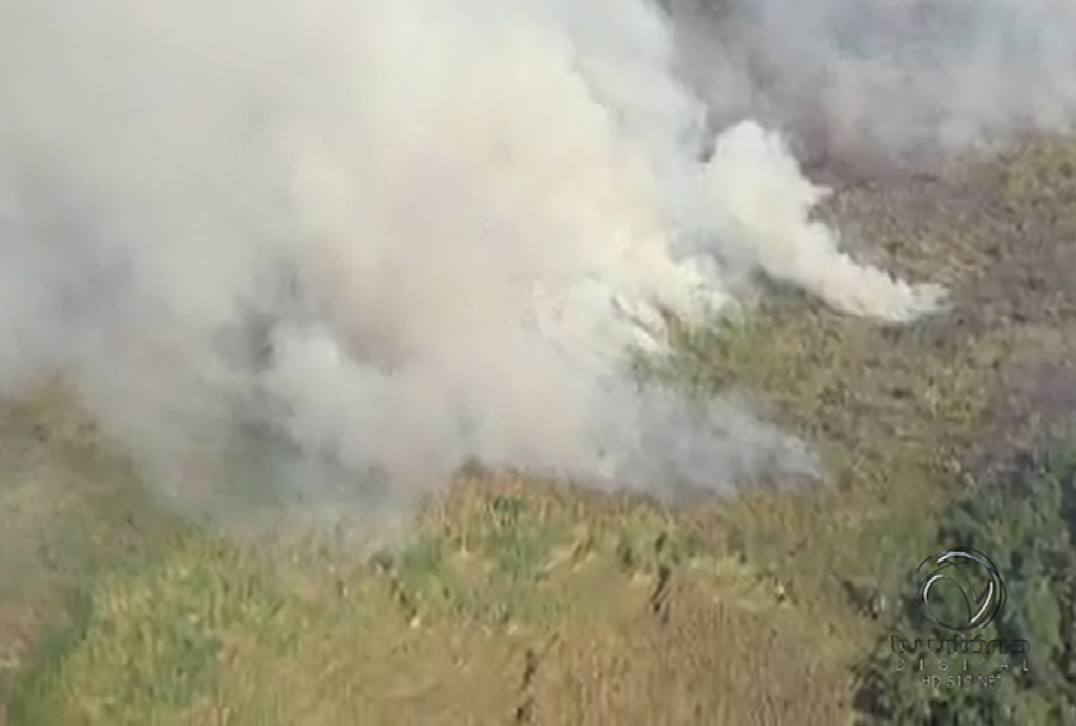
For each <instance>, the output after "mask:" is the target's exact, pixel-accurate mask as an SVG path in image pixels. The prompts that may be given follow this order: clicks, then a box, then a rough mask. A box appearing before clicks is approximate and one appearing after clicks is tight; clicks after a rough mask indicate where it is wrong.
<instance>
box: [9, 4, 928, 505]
mask: <svg viewBox="0 0 1076 726" xmlns="http://www.w3.org/2000/svg"><path fill="white" fill-rule="evenodd" d="M771 4H772V3H771ZM801 30H802V31H803V32H804V33H805V34H809V35H811V37H812V38H817V39H818V42H819V43H824V42H827V40H828V39H827V36H826V35H825V34H824V33H822V34H818V33H817V32H816V30H817V29H816V28H815V27H814V26H811V25H807V26H803V28H802V29H801ZM781 42H783V41H781ZM817 52H818V56H817V57H816V58H812V59H809V60H810V62H811V63H821V62H823V61H825V60H826V59H827V58H828V56H827V55H826V54H825V53H823V52H822V49H821V48H819V50H818V51H817ZM682 60H683V58H681V61H682ZM805 62H806V60H805ZM675 66H676V48H675V47H674V35H673V33H672V32H671V29H670V25H669V21H668V18H667V17H666V16H665V15H664V14H663V12H662V11H661V10H659V9H658V8H656V7H651V6H649V5H646V4H643V3H642V2H639V1H638V0H618V2H609V1H607V0H594V1H593V2H584V3H580V2H557V1H556V0H541V1H539V0H512V1H511V2H503V1H498V2H488V1H485V0H472V1H469V2H460V1H459V0H368V1H366V2H361V3H349V2H344V1H343V0H313V1H312V2H307V3H302V4H298V3H284V2H278V1H274V0H269V1H268V2H266V1H264V0H263V1H261V2H258V3H250V2H243V1H242V0H240V1H239V2H231V3H224V4H221V3H217V2H212V3H211V2H208V1H207V0H188V1H187V2H183V3H163V2H156V1H154V0H149V1H147V0H140V2H134V1H133V0H94V1H92V2H74V0H57V1H56V2H49V3H42V2H37V1H36V0H0V260H2V261H0V388H2V392H3V393H4V394H5V395H9V396H18V395H20V393H21V392H22V391H24V390H25V389H26V387H27V386H29V385H31V384H32V383H33V382H34V381H35V380H36V379H38V378H40V377H41V376H43V375H46V374H48V373H50V372H53V371H60V372H62V373H64V374H65V375H66V376H68V377H69V379H70V380H71V381H73V383H74V385H75V387H76V389H77V390H78V392H79V395H80V396H81V398H82V399H83V401H84V403H85V405H86V406H87V407H88V408H89V410H91V411H92V412H93V413H94V414H95V416H96V417H97V418H99V419H100V421H101V422H102V425H103V426H104V428H105V430H106V431H107V432H108V433H109V434H110V435H112V436H114V437H117V438H118V439H120V440H122V441H123V442H125V444H126V445H127V447H128V448H129V449H130V450H131V451H132V452H133V453H134V454H135V455H136V456H137V457H138V458H139V460H140V461H141V462H142V463H143V465H144V466H146V467H148V468H149V470H150V471H151V472H152V477H151V479H152V480H153V481H155V482H158V483H159V484H160V487H159V489H160V491H164V492H167V493H168V494H169V495H170V496H171V497H172V499H173V501H174V502H175V503H176V504H181V505H183V506H185V507H189V508H191V509H193V510H205V509H213V508H216V507H219V504H217V503H214V500H213V498H212V496H210V495H209V494H208V492H209V491H210V490H211V489H213V488H214V486H216V483H217V482H218V480H219V481H220V482H223V481H224V480H225V479H226V477H224V476H223V472H228V471H231V470H233V468H235V467H240V464H237V463H235V462H234V461H232V459H235V458H237V457H238V458H241V455H240V454H238V453H236V452H240V451H245V450H246V449H245V448H244V446H243V443H244V442H249V441H260V442H262V443H261V449H262V450H263V452H264V450H271V451H272V452H274V456H275V457H276V459H275V460H273V461H271V462H270V464H271V465H270V466H269V467H268V468H266V469H264V470H260V471H261V473H260V474H259V477H263V478H259V479H258V481H259V482H260V485H263V486H265V487H269V486H271V484H270V480H271V479H272V477H271V476H269V475H268V474H266V473H265V472H266V471H270V470H271V471H273V472H275V473H276V474H277V475H279V477H278V478H280V479H281V480H282V481H283V486H284V488H285V489H288V490H290V491H291V492H293V493H295V494H301V495H303V496H306V497H310V498H313V499H315V500H321V501H324V500H326V499H335V498H338V497H356V498H358V499H359V500H360V501H363V502H366V503H368V502H369V501H370V499H369V497H371V496H374V495H375V494H377V495H384V496H390V497H392V498H396V497H405V498H406V497H408V496H410V495H412V494H414V493H415V492H418V491H422V490H425V489H428V488H429V487H431V486H435V485H438V484H440V483H442V482H444V481H445V480H446V479H447V478H448V476H449V475H450V474H451V472H452V471H453V470H454V469H455V468H456V467H457V466H459V465H460V464H461V463H462V462H463V461H464V460H465V459H467V458H469V457H475V458H477V459H479V460H481V461H483V462H485V463H487V464H491V465H495V466H511V467H517V468H523V469H531V470H537V471H547V472H551V473H558V474H566V475H569V476H572V477H576V478H579V479H583V480H588V481H593V482H595V483H606V484H615V485H617V486H630V487H639V488H647V489H649V490H651V491H655V492H662V491H667V488H668V487H670V486H673V485H674V484H676V483H685V484H691V485H694V486H700V487H705V488H710V489H717V490H720V489H726V488H728V487H730V486H732V485H733V484H734V483H735V482H737V481H741V480H743V479H744V478H746V477H749V476H751V475H754V474H759V473H764V472H776V473H778V474H781V473H784V474H801V473H810V472H811V471H812V470H813V467H814V460H813V457H812V456H811V454H810V453H809V452H808V451H807V450H806V449H805V447H804V446H802V445H801V444H800V443H799V442H797V441H796V440H794V439H793V438H790V437H788V436H786V435H785V434H783V433H781V432H780V431H778V430H776V429H774V428H772V427H770V426H768V425H766V424H764V423H762V422H760V421H758V420H756V419H755V418H753V417H752V416H751V414H750V413H749V411H748V409H747V407H746V406H745V405H743V404H741V403H738V402H735V401H731V400H724V401H717V402H712V403H709V404H698V405H696V404H692V403H690V402H688V401H686V400H684V399H682V398H680V397H678V396H677V395H675V394H674V393H672V392H669V391H664V390H660V389H645V390H640V389H639V388H638V387H637V386H636V384H635V383H634V382H633V381H632V380H631V379H630V378H629V377H627V376H626V375H625V374H624V373H623V361H624V353H625V349H626V347H627V346H630V345H649V346H660V345H661V340H662V339H661V332H660V322H661V318H660V316H659V315H658V310H659V308H660V307H667V308H669V309H672V310H674V311H676V312H678V313H680V314H683V315H701V314H705V313H706V312H707V311H710V310H714V309H717V308H721V307H723V306H725V305H726V304H727V303H729V301H730V299H731V298H732V297H734V296H735V295H736V292H737V287H736V285H738V284H745V283H748V282H750V279H751V275H752V273H753V272H754V271H756V270H761V271H762V272H764V273H766V274H769V275H770V276H771V277H774V278H776V279H779V280H782V281H785V282H788V283H791V284H795V285H800V286H802V287H804V288H805V289H806V290H807V291H809V292H811V293H813V294H816V295H819V296H821V297H823V298H824V299H825V300H826V301H827V302H829V303H830V304H831V305H833V306H834V307H836V308H838V309H840V310H841V311H844V312H847V313H851V314H862V315H870V316H875V317H878V318H882V319H885V320H889V321H906V320H910V319H912V318H914V317H916V316H917V315H919V314H922V313H925V312H929V311H931V310H933V309H935V308H936V306H937V303H938V302H939V301H940V298H941V294H942V293H941V291H940V290H939V289H938V288H935V287H933V286H930V285H924V286H912V285H908V284H905V283H903V282H900V281H897V280H894V279H893V278H891V277H890V276H889V275H887V274H886V273H884V272H882V271H879V270H874V269H870V268H865V267H861V266H859V265H857V264H855V263H854V262H853V261H852V260H851V259H849V258H848V257H846V256H845V255H844V254H843V253H842V252H841V251H840V249H839V241H838V240H837V238H836V237H835V236H834V234H833V232H832V231H831V230H830V229H828V228H827V227H825V226H823V225H821V224H820V223H817V222H815V221H812V219H811V218H810V215H811V208H812V206H813V205H814V204H815V203H816V202H817V201H818V199H819V198H820V195H821V193H822V191H821V190H819V189H816V188H815V187H813V186H812V185H811V184H810V183H809V182H808V181H807V180H806V179H804V178H803V177H802V176H801V175H800V173H799V169H798V167H797V165H796V163H795V160H794V159H793V158H792V157H791V156H789V154H788V153H787V150H786V149H785V146H784V142H783V141H782V139H781V137H779V136H777V135H775V134H773V133H771V132H769V131H766V130H765V129H764V128H763V127H762V126H760V125H758V124H756V123H755V122H753V121H750V120H743V122H742V123H737V124H736V125H732V126H730V127H729V128H727V129H724V130H723V132H722V133H721V134H720V135H719V136H718V138H717V139H716V141H713V140H712V139H709V138H708V137H707V134H708V133H709V132H708V131H707V129H708V122H707V116H708V113H709V114H710V116H711V118H713V117H714V116H713V113H714V109H713V108H711V109H709V111H708V110H707V108H706V105H705V104H704V103H702V102H701V101H700V100H699V99H697V98H696V97H695V96H693V95H692V94H691V93H689V92H688V91H687V90H686V87H685V86H683V85H681V83H680V80H678V76H677V75H676V74H675V73H674V68H675ZM697 70H699V72H700V73H702V75H699V76H697V77H698V78H707V77H709V76H707V75H706V74H707V73H709V71H708V70H707V69H701V68H700V69H697ZM728 70H730V71H731V70H733V69H728ZM743 90H744V89H732V90H729V91H728V93H729V95H728V97H727V98H725V97H720V98H714V97H711V98H707V99H706V100H707V101H708V102H709V103H710V105H711V106H713V105H714V104H715V103H716V104H717V105H718V106H719V107H721V108H724V109H736V108H738V107H741V106H742V107H744V108H747V107H748V106H744V103H745V102H746V101H748V100H749V98H748V96H746V95H738V94H741V91H743ZM725 101H727V102H728V103H727V105H722V104H725ZM741 120H742V119H741ZM707 145H710V146H711V147H712V152H713V153H712V155H710V158H709V160H708V161H707V162H705V163H704V162H702V161H700V152H701V150H703V149H704V148H705V147H707ZM254 448H257V447H254ZM221 486H226V484H223V483H222V484H221Z"/></svg>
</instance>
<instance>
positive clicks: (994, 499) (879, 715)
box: [857, 447, 1076, 726]
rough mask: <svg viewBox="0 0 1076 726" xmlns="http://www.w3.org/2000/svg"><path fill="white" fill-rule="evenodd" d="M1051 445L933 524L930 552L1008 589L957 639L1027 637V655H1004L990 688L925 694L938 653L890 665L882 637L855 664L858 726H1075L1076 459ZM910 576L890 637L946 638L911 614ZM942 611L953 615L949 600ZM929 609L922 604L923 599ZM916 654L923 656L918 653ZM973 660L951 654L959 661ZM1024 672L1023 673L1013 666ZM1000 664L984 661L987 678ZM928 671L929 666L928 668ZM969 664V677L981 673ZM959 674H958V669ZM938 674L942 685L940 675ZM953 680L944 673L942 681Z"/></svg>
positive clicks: (892, 659) (972, 492)
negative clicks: (988, 614) (963, 557)
mask: <svg viewBox="0 0 1076 726" xmlns="http://www.w3.org/2000/svg"><path fill="white" fill-rule="evenodd" d="M1074 453H1076V452H1074V450H1073V449H1071V448H1067V447H1057V448H1053V449H1051V450H1050V451H1049V452H1048V453H1046V454H1043V455H1041V456H1032V455H1025V456H1022V457H1020V458H1019V459H1018V460H1017V461H1016V462H1015V464H1014V465H1013V466H1012V467H1011V468H1010V470H1009V471H1008V472H1006V473H1005V474H1004V475H1000V476H997V477H995V478H994V479H993V480H992V481H991V483H989V484H983V485H978V486H975V487H972V488H970V489H969V491H968V492H966V493H965V494H964V495H963V496H961V497H960V498H959V499H958V500H957V501H956V502H954V503H953V504H952V505H951V506H950V507H949V508H948V509H947V510H946V511H945V512H944V513H943V514H942V516H941V517H940V520H939V531H938V549H939V550H940V549H944V548H950V547H954V546H967V547H972V548H974V549H977V550H980V551H981V552H984V553H986V554H987V555H988V556H989V557H990V558H991V559H992V560H993V561H994V562H995V564H996V565H997V566H998V569H999V571H1000V573H1001V576H1002V578H1003V579H1004V582H1005V585H1006V588H1007V590H1008V599H1007V604H1006V606H1005V607H1004V608H1003V610H1002V611H1001V612H1000V614H999V615H998V617H996V618H995V619H994V621H993V622H991V623H990V624H989V625H987V626H985V627H984V628H982V629H981V630H978V631H974V632H968V633H962V634H961V635H963V636H964V637H969V638H970V637H975V636H980V637H981V638H982V640H984V641H992V640H996V639H1003V640H1006V641H1012V640H1026V641H1028V642H1029V643H1030V652H1029V653H1027V654H1026V655H1014V656H1010V657H1009V658H1008V662H1009V664H1010V667H1011V670H1010V671H1008V672H1005V671H1002V673H1003V675H1002V677H1001V678H1000V679H999V680H998V681H997V682H996V683H997V685H996V686H995V687H993V688H981V687H978V683H977V679H973V682H972V687H956V688H949V687H948V686H947V683H946V681H947V679H946V678H943V679H942V680H943V684H942V686H941V687H940V688H934V687H932V686H929V685H924V683H923V676H924V675H931V674H934V673H937V672H938V671H937V667H936V660H934V659H936V658H937V657H938V655H937V654H935V653H933V652H931V651H929V650H927V651H926V654H925V655H924V656H923V657H924V658H925V663H926V665H925V668H924V671H923V672H922V673H921V672H919V670H918V668H919V663H918V658H919V656H918V655H915V656H905V659H906V662H907V667H906V668H905V669H904V670H903V671H901V672H898V671H897V663H896V659H897V658H898V657H900V656H899V655H898V654H896V653H895V652H894V650H893V647H892V641H891V634H887V635H886V636H885V637H884V638H883V639H882V640H881V641H880V642H879V643H878V647H877V648H876V650H875V651H874V652H873V653H872V654H871V655H870V656H869V657H868V658H867V659H865V660H864V662H862V663H860V664H858V666H857V675H858V677H859V684H860V685H859V690H858V694H857V707H858V709H859V711H860V713H861V716H862V717H861V720H860V723H862V724H870V725H871V726H876V725H881V724H900V725H901V726H965V725H966V726H1009V725H1010V724H1011V725H1012V726H1027V725H1028V724H1035V725H1036V726H1040V725H1041V726H1048V725H1050V724H1058V725H1059V726H1061V725H1066V726H1068V725H1070V724H1076V547H1074V543H1076V532H1074V523H1076V455H1074ZM920 577H921V576H910V577H909V579H908V582H907V584H906V586H905V588H904V592H903V597H902V598H901V603H902V606H901V607H900V608H899V609H898V610H897V611H896V613H895V618H894V622H893V623H892V631H891V632H892V633H896V634H899V635H900V636H901V637H903V638H906V639H912V640H914V639H915V638H921V639H922V640H923V643H924V644H925V643H927V640H928V639H929V638H936V639H950V638H952V637H953V636H954V633H953V632H951V631H947V630H944V629H941V628H938V627H936V626H933V625H931V624H930V623H929V622H928V621H927V620H926V619H924V618H923V616H922V614H921V613H920V612H919V610H918V608H917V607H916V604H915V602H916V592H917V589H918V586H919V582H920ZM941 600H942V602H941V608H940V610H941V612H942V613H943V615H949V614H952V613H953V612H955V611H954V610H952V608H955V607H957V606H958V605H959V607H963V602H962V601H960V602H959V603H958V602H957V601H956V598H955V597H952V593H950V597H949V598H944V597H943V598H941ZM932 604H933V602H932ZM924 650H925V649H924ZM964 657H968V658H969V664H973V665H974V662H973V658H978V657H979V656H970V657H969V656H964V655H955V656H952V658H953V659H958V660H962V659H963V658H964ZM1025 658H1026V660H1027V667H1028V672H1026V673H1025V672H1023V664H1024V659H1025ZM999 661H1000V657H999V656H996V655H995V656H990V657H989V660H988V664H990V666H989V667H990V669H991V670H994V668H993V667H992V666H993V665H994V664H997V663H998V662H999ZM930 664H935V665H934V666H933V667H932V666H931V665H930ZM978 665H979V669H980V670H978V671H976V670H975V669H974V668H973V667H972V666H971V665H970V666H969V672H974V673H976V675H977V674H978V673H981V672H983V670H982V669H983V668H986V667H988V666H983V665H981V664H978ZM958 667H959V666H958ZM938 675H941V676H946V674H945V673H938ZM953 675H954V676H955V673H953Z"/></svg>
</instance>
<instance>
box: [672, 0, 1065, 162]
mask: <svg viewBox="0 0 1076 726" xmlns="http://www.w3.org/2000/svg"><path fill="white" fill-rule="evenodd" d="M666 5H667V6H668V8H669V10H670V12H671V15H672V17H673V18H674V25H675V35H676V39H677V42H676V45H677V48H678V60H677V67H678V70H679V71H680V72H681V74H682V76H683V77H684V78H685V79H687V80H688V82H689V84H690V85H691V87H692V88H693V89H694V90H695V91H696V92H697V93H698V94H699V95H700V96H701V97H702V98H704V99H705V100H706V101H707V103H708V105H709V107H710V108H711V109H712V111H713V113H714V114H715V123H718V124H721V123H725V122H728V121H730V120H735V119H738V118H742V117H746V116H750V117H755V118H759V119H761V120H762V121H763V122H765V123H770V124H776V125H778V126H779V127H780V128H783V129H787V130H788V131H789V132H791V133H793V134H794V135H795V136H796V137H797V141H800V142H803V150H804V152H805V153H806V154H809V155H810V156H811V157H812V158H818V159H823V158H828V157H843V158H842V161H844V162H845V163H846V164H847V163H851V164H853V165H855V164H857V163H860V164H861V163H862V162H863V161H866V162H867V164H868V167H869V168H877V166H876V165H873V164H872V162H878V161H880V162H882V163H883V164H884V165H887V166H888V165H891V164H892V163H893V162H905V163H907V164H909V165H912V166H913V167H915V166H918V167H920V168H921V167H922V166H923V165H924V164H930V163H931V162H932V160H936V159H937V156H938V154H939V152H949V151H963V150H966V149H968V148H978V149H981V150H987V151H988V150H995V149H997V148H999V147H1000V146H1003V145H1004V144H1005V143H1007V142H1009V141H1011V140H1012V138H1013V137H1014V135H1015V134H1018V133H1020V132H1023V131H1028V130H1031V129H1036V130H1045V131H1051V132H1060V133H1066V132H1069V131H1071V130H1072V122H1073V119H1074V118H1076V74H1074V72H1073V71H1074V70H1076V4H1073V3H1071V2H1067V1H1066V0H866V1H864V0H825V2H798V1H797V0H666Z"/></svg>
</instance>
